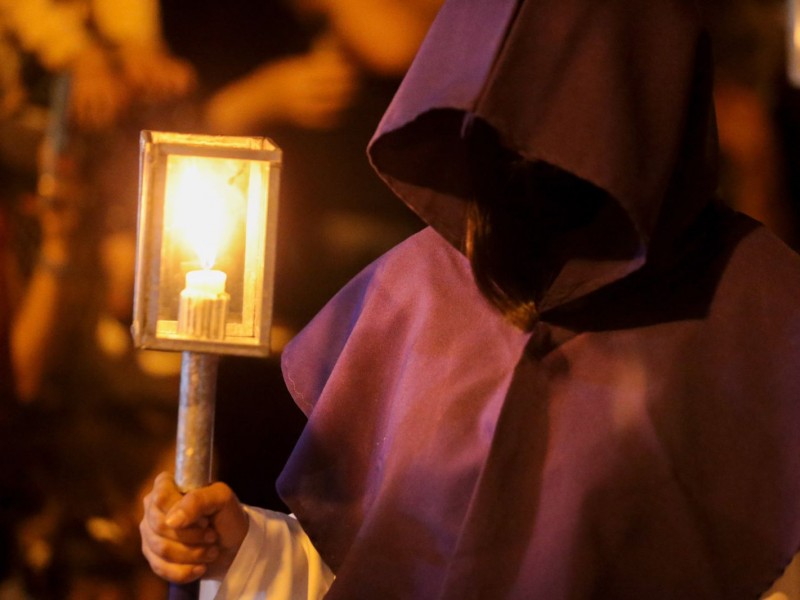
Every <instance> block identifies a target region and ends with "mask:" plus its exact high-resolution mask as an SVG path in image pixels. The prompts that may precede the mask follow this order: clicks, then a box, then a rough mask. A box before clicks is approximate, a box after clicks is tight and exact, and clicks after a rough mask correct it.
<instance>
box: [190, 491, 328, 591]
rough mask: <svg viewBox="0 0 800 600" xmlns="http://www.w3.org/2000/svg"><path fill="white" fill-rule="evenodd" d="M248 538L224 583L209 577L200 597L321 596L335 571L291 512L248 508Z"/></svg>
mask: <svg viewBox="0 0 800 600" xmlns="http://www.w3.org/2000/svg"><path fill="white" fill-rule="evenodd" d="M245 510H246V511H247V514H248V516H249V518H250V525H249V528H248V530H247V535H246V536H245V539H244V542H242V546H241V548H239V552H238V553H237V555H236V558H235V559H234V561H233V563H232V564H231V566H230V568H229V569H228V572H227V574H226V575H225V578H224V579H223V580H221V581H218V580H211V579H204V580H202V581H201V583H200V600H239V599H242V598H247V599H248V600H250V599H252V600H262V599H263V600H266V599H267V598H268V599H269V600H318V599H320V598H322V597H323V596H324V595H325V593H326V592H327V591H328V588H329V587H330V586H331V584H332V583H333V579H334V576H333V573H332V572H331V570H330V569H329V568H328V566H327V565H326V564H325V562H324V561H323V560H322V558H321V557H320V555H319V554H318V553H317V551H316V549H315V548H314V546H313V545H312V544H311V540H309V539H308V536H307V535H306V533H305V531H303V528H302V527H301V526H300V523H298V522H297V519H295V518H294V517H292V516H290V515H285V514H283V513H277V512H273V511H269V510H264V509H260V508H253V507H250V506H246V507H245Z"/></svg>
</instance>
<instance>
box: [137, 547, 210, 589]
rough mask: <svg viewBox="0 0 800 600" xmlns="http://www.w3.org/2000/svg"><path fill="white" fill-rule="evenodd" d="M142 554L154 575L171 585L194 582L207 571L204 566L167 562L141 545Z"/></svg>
mask: <svg viewBox="0 0 800 600" xmlns="http://www.w3.org/2000/svg"><path fill="white" fill-rule="evenodd" d="M142 553H143V554H144V557H145V558H146V559H147V562H148V563H150V568H151V569H152V570H153V572H154V573H155V574H156V575H158V576H159V577H161V578H163V579H166V580H167V581H171V582H173V583H189V582H191V581H195V580H197V579H199V578H200V577H202V576H203V574H204V573H205V572H206V570H207V569H208V567H207V566H206V565H204V564H203V565H198V564H176V563H171V562H168V561H166V560H164V559H163V558H161V557H160V556H158V555H157V554H155V553H154V552H153V551H152V550H150V548H149V547H147V546H145V545H142Z"/></svg>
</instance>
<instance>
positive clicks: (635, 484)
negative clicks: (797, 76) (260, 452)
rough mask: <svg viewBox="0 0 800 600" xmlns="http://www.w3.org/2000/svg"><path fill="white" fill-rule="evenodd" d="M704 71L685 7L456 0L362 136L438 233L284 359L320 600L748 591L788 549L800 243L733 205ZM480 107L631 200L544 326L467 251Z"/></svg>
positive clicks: (319, 322) (796, 432)
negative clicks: (486, 277)
mask: <svg viewBox="0 0 800 600" xmlns="http://www.w3.org/2000/svg"><path fill="white" fill-rule="evenodd" d="M709 62H710V49H709V45H708V40H707V37H706V35H705V33H704V31H703V29H702V27H701V24H700V23H699V21H698V19H697V17H696V14H695V10H694V6H693V3H692V2H690V1H688V0H687V1H684V0H523V1H518V0H491V1H488V0H449V1H448V2H446V3H445V5H444V7H443V9H442V11H441V12H440V14H439V16H438V18H437V20H436V22H435V23H434V25H433V27H432V29H431V31H430V33H429V35H428V38H427V39H426V41H425V43H424V45H423V47H422V48H421V50H420V53H419V55H418V57H417V59H416V61H415V63H414V65H413V66H412V68H411V70H410V72H409V74H408V75H407V77H406V79H405V81H404V83H403V85H402V86H401V89H400V90H399V92H398V94H397V96H396V98H395V100H394V102H393V104H392V105H391V107H390V108H389V109H388V111H387V113H386V115H385V117H384V119H383V121H382V123H381V125H380V127H379V130H378V132H377V134H376V136H375V138H374V139H373V142H372V143H371V146H370V157H371V159H372V161H373V164H374V165H375V167H376V169H377V170H378V172H379V173H380V174H381V176H382V177H383V178H384V179H385V181H386V182H387V183H388V184H389V185H390V186H391V187H392V188H393V189H394V190H395V192H397V194H398V195H399V196H400V197H401V198H402V199H403V200H404V201H405V202H406V203H407V204H408V205H409V206H411V207H412V208H413V209H414V210H415V211H417V212H418V213H419V214H420V216H422V217H423V218H424V219H425V220H426V221H427V223H428V224H429V225H431V228H428V229H426V230H424V231H422V232H421V233H419V234H417V235H416V236H414V237H412V238H410V239H409V240H407V241H406V242H404V243H402V244H401V245H399V246H398V247H396V248H395V249H393V250H391V251H390V252H389V253H387V254H386V255H385V256H383V257H382V258H380V259H379V260H377V261H376V262H375V263H374V264H372V265H371V266H370V267H368V268H367V269H366V270H364V271H363V272H362V273H361V274H360V275H358V276H357V277H356V278H355V279H354V280H353V281H352V282H351V283H349V284H348V285H347V286H346V287H345V288H344V289H343V290H342V291H341V292H340V293H339V294H338V295H337V296H336V297H335V298H334V299H333V300H332V301H331V302H330V303H329V304H328V306H326V307H325V308H324V309H323V311H322V312H321V313H320V314H319V315H318V316H317V317H316V318H315V319H314V321H312V323H311V324H310V325H309V326H308V327H307V328H306V329H305V330H304V331H303V332H301V334H300V335H299V336H298V337H297V338H296V339H295V340H294V341H293V343H292V344H291V345H290V346H289V347H288V348H287V350H286V351H285V353H284V357H283V367H284V375H285V378H286V382H287V385H288V386H289V389H290V391H291V393H292V394H293V396H294V398H295V399H296V401H297V403H298V404H299V406H300V407H301V408H302V409H303V411H304V412H305V413H306V414H307V416H308V424H307V427H306V429H305V431H304V433H303V435H302V437H301V439H300V440H299V442H298V444H297V446H296V448H295V450H294V452H293V454H292V456H291V458H290V459H289V462H288V463H287V465H286V467H285V469H284V472H283V473H282V475H281V478H280V480H279V482H278V486H279V491H280V493H281V494H282V496H283V498H284V499H285V501H286V502H287V504H288V505H289V507H290V508H291V509H292V511H293V512H294V513H295V514H296V515H297V517H298V518H299V519H300V522H301V523H302V525H303V527H304V528H305V530H306V531H307V532H308V534H309V536H310V537H311V539H312V540H313V542H314V544H315V546H316V547H317V548H318V550H319V552H320V553H321V554H322V556H323V558H324V559H325V560H326V562H327V563H328V564H329V565H330V566H331V568H332V569H333V570H334V572H335V573H336V576H337V579H336V581H335V582H334V584H333V587H332V588H331V590H330V592H329V595H328V598H332V599H347V600H352V599H360V598H364V599H381V600H383V599H392V598H403V599H423V598H425V599H427V598H430V599H434V598H435V599H448V600H465V599H471V598H480V599H487V600H498V599H533V598H535V599H547V600H560V599H576V598H615V599H627V598H630V599H634V598H635V599H637V600H640V599H642V598H647V599H648V600H657V599H670V600H675V599H684V598H686V599H706V598H709V599H710V598H714V599H725V600H732V599H738V598H753V599H755V598H757V597H758V596H759V594H761V593H762V592H764V591H765V590H766V589H767V588H768V587H769V586H770V584H771V582H772V581H773V580H774V579H776V578H777V577H778V576H779V574H780V573H781V571H782V569H783V568H784V567H785V566H786V564H787V563H788V562H789V561H790V559H791V557H792V556H793V555H794V554H795V552H797V550H798V546H800V259H798V257H797V256H796V255H795V254H793V253H792V252H791V251H789V250H788V249H787V248H786V247H785V246H784V245H783V244H782V243H781V242H779V241H778V240H777V239H776V238H775V237H774V236H772V235H771V234H770V233H769V232H768V231H766V230H765V229H764V228H763V227H761V226H760V225H758V224H757V223H755V222H753V221H751V220H750V219H748V218H746V217H744V216H742V215H739V214H736V213H734V212H732V211H729V210H727V209H725V208H723V207H722V206H720V205H719V204H718V203H717V202H716V201H715V200H714V190H715V185H716V171H715V160H716V142H715V133H714V118H713V110H712V106H711V76H710V67H709ZM474 119H480V120H482V121H484V122H485V123H488V124H489V125H490V126H491V127H492V128H493V129H494V130H495V131H496V132H497V134H498V135H499V138H500V140H501V142H502V144H503V145H504V146H505V147H507V148H508V149H511V150H513V151H516V152H517V153H518V154H519V155H521V156H522V157H524V158H526V159H529V160H542V161H546V162H548V163H550V164H552V165H555V166H557V167H559V168H561V169H563V170H565V171H567V172H569V173H572V174H574V175H576V176H578V177H580V178H582V179H584V180H586V181H588V182H591V183H592V184H594V185H595V186H597V187H598V188H601V189H602V190H605V191H606V192H607V193H608V195H609V196H610V198H612V199H613V202H614V207H615V208H616V209H617V210H616V212H614V211H611V212H610V213H609V214H607V215H605V216H603V215H601V217H599V218H598V220H597V222H596V223H595V226H594V227H593V228H592V230H591V235H590V234H588V233H587V236H586V239H584V240H583V241H584V242H585V243H586V251H585V252H581V253H576V256H575V258H573V260H570V261H569V262H567V263H566V264H565V265H564V266H563V268H562V269H561V270H560V273H559V274H558V277H557V278H556V279H555V281H554V282H553V283H552V285H551V286H550V287H549V289H548V290H547V292H546V294H545V295H544V298H543V299H542V301H541V304H540V309H541V318H540V320H539V321H538V323H537V324H536V325H535V326H534V328H533V330H532V331H531V332H527V333H526V332H523V331H521V330H519V329H517V328H515V327H513V326H512V325H510V324H509V323H508V322H506V321H505V320H504V319H503V317H502V316H501V315H500V314H499V313H498V312H497V311H495V310H494V309H493V308H492V307H491V306H490V305H489V303H488V302H487V301H486V300H485V299H484V298H483V297H482V296H481V294H480V293H479V292H478V290H477V287H476V285H475V283H474V279H473V276H472V273H471V270H470V267H469V263H468V261H467V259H466V258H465V257H464V255H463V254H462V252H461V251H460V248H461V247H462V244H463V231H464V214H465V213H464V207H465V204H466V203H465V202H464V199H465V198H468V197H470V195H471V193H472V192H471V189H470V185H471V184H470V177H469V176H468V175H469V173H468V168H469V167H468V161H467V160H466V158H465V143H464V139H463V136H464V132H465V131H466V130H468V128H469V123H470V122H471V121H472V120H474ZM564 202H569V198H564ZM620 209H621V210H620ZM587 240H588V241H587ZM576 243H578V242H576ZM593 249H596V251H593ZM601 250H602V251H601Z"/></svg>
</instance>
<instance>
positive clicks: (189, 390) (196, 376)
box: [169, 352, 219, 600]
mask: <svg viewBox="0 0 800 600" xmlns="http://www.w3.org/2000/svg"><path fill="white" fill-rule="evenodd" d="M218 367H219V356H218V355H216V354H205V353H200V352H184V353H183V357H182V360H181V387H180V396H179V408H178V438H177V448H176V452H175V483H177V485H178V488H179V489H180V490H181V491H182V492H184V493H186V492H189V491H191V490H194V489H197V488H200V487H203V486H206V485H208V484H209V483H211V463H212V461H211V457H212V451H213V440H214V404H215V399H216V391H217V370H218ZM198 592H199V586H198V584H197V582H194V583H190V584H187V585H177V584H171V585H170V587H169V600H194V599H196V598H197V597H198Z"/></svg>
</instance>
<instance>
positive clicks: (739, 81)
mask: <svg viewBox="0 0 800 600" xmlns="http://www.w3.org/2000/svg"><path fill="white" fill-rule="evenodd" d="M440 3H441V0H226V1H225V2H218V1H217V0H168V1H164V2H161V3H159V2H158V1H157V0H0V600H18V599H19V600H22V599H39V598H42V599H50V598H54V599H58V598H68V599H95V598H96V599H104V600H105V599H108V600H116V599H125V600H127V599H131V600H133V599H144V598H148V599H152V598H158V597H162V595H163V593H164V588H163V584H161V583H160V582H159V581H158V580H157V579H156V578H155V577H154V576H152V575H150V574H149V571H148V569H147V568H146V567H145V563H144V561H143V559H142V558H141V557H140V554H139V539H138V530H137V528H136V525H137V523H138V521H139V510H140V497H141V495H142V487H143V486H144V485H146V484H147V483H148V482H149V481H150V480H151V479H152V475H153V474H154V473H156V472H158V471H160V470H162V469H164V468H170V465H171V464H172V462H173V457H172V451H173V450H172V448H173V443H174V435H175V423H176V417H177V399H178V379H179V368H180V355H177V354H171V353H155V352H144V351H139V350H136V349H134V348H133V347H132V345H131V339H130V334H129V326H130V320H131V308H132V307H131V303H132V297H133V270H134V255H135V234H136V231H135V229H136V204H137V186H138V180H137V177H138V166H137V161H138V138H139V131H140V130H142V129H159V130H167V131H184V132H199V133H214V134H226V135H264V136H267V137H270V138H271V139H273V140H274V141H275V142H276V143H277V144H278V145H279V146H280V147H281V148H282V149H283V151H284V167H283V173H282V184H281V188H282V189H281V208H280V221H279V242H278V265H277V270H276V299H275V326H274V331H273V334H274V335H273V337H274V340H275V342H274V344H275V356H274V357H273V358H271V359H268V360H256V359H242V358H224V359H223V361H222V364H221V366H220V373H219V381H218V394H217V396H218V398H217V406H218V416H217V427H216V444H217V470H218V474H219V477H220V478H221V479H224V480H225V481H227V482H228V483H230V484H231V486H232V487H233V488H234V490H235V491H236V492H237V494H238V495H239V496H240V498H241V499H242V500H243V501H244V502H247V503H252V504H258V505H261V506H266V507H270V508H276V509H280V508H282V505H281V502H280V500H279V499H278V498H277V496H276V495H275V492H274V490H273V488H274V480H275V477H276V475H277V473H278V472H279V471H280V468H281V466H282V464H283V462H284V459H285V457H286V456H287V454H288V452H289V450H290V449H291V446H292V444H293V442H294V439H295V438H296V436H297V434H298V433H299V430H300V428H301V427H302V424H303V417H302V415H301V414H300V413H299V411H298V410H297V409H296V408H295V407H294V405H293V403H292V401H291V399H290V398H289V397H288V395H287V392H286V391H285V388H284V386H283V381H282V377H281V374H280V366H279V352H280V347H281V345H282V344H283V343H284V342H285V341H286V340H288V339H290V338H291V336H292V335H293V334H294V333H296V332H297V331H298V330H299V329H300V328H301V327H302V326H303V325H304V324H305V323H306V322H307V321H308V320H309V319H310V318H311V316H313V314H314V313H315V312H316V311H317V310H318V309H319V308H320V307H321V306H322V305H323V304H324V303H325V301H326V300H327V299H328V298H329V297H330V296H331V295H332V294H333V293H335V291H336V290H337V289H338V288H339V287H340V286H341V285H342V284H344V283H345V282H346V281H347V280H348V279H349V278H350V277H352V276H353V275H354V274H355V273H356V272H358V270H359V269H361V268H362V267H363V266H365V265H366V264H367V263H368V262H370V261H371V260H372V259H374V258H375V257H377V256H378V255H379V254H381V253H382V252H383V251H385V250H387V249H388V248H390V247H391V246H393V245H394V244H396V243H397V242H399V241H400V240H402V239H403V238H405V237H407V236H408V235H410V234H411V233H413V232H414V231H416V230H417V229H419V227H420V223H419V221H418V220H417V219H416V217H415V216H414V215H413V214H411V213H410V212H409V211H408V210H407V209H405V208H404V207H403V206H402V204H401V203H400V202H399V201H397V200H395V199H394V198H393V197H392V196H391V194H390V192H389V191H388V190H387V189H386V188H385V186H384V185H383V184H382V183H381V182H380V181H379V180H378V178H377V176H375V175H374V174H373V173H372V171H371V169H370V167H369V165H368V163H367V160H366V156H365V148H366V144H367V142H368V140H369V138H370V136H371V134H372V132H373V130H374V129H375V127H376V125H377V123H378V120H379V119H380V117H381V115H382V113H383V111H384V109H385V108H386V106H387V105H388V102H389V100H390V99H391V96H392V94H393V92H394V90H395V89H396V86H397V85H398V83H399V81H400V79H401V77H402V75H403V74H404V72H405V71H406V69H407V68H408V66H409V65H410V63H411V60H412V58H413V56H414V54H415V52H416V49H417V48H418V46H419V44H420V42H421V40H422V38H423V36H424V34H425V31H426V30H427V27H428V25H429V24H430V22H431V21H432V19H433V18H434V16H435V14H436V11H437V9H438V7H439V5H440ZM703 5H704V7H705V9H706V10H707V11H708V15H709V20H710V22H711V24H712V34H713V40H714V43H715V47H716V56H717V87H716V92H715V99H716V102H717V112H718V120H719V134H720V145H721V150H722V156H723V164H722V179H721V188H720V193H721V194H722V196H723V197H724V198H725V200H726V201H727V202H729V203H730V204H732V205H733V206H735V207H736V208H738V209H740V210H742V211H743V212H746V213H748V214H750V215H752V216H754V217H755V218H757V219H759V220H761V221H763V222H764V223H765V224H767V225H769V226H770V227H772V228H773V230H774V231H775V232H776V233H777V234H778V235H779V236H781V237H782V238H783V239H784V240H785V241H786V243H788V244H789V245H792V246H794V247H798V243H799V242H800V238H798V237H797V236H798V230H799V229H798V225H800V216H799V215H800V213H798V210H800V169H799V168H798V167H800V91H798V90H795V89H794V88H793V87H792V86H791V85H790V84H789V82H788V81H787V78H786V75H785V73H786V57H787V52H786V42H785V40H786V34H787V31H786V29H787V24H786V23H787V21H786V15H787V7H786V2H784V1H782V0H738V1H734V0H727V1H723V0H705V1H704V3H703Z"/></svg>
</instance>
